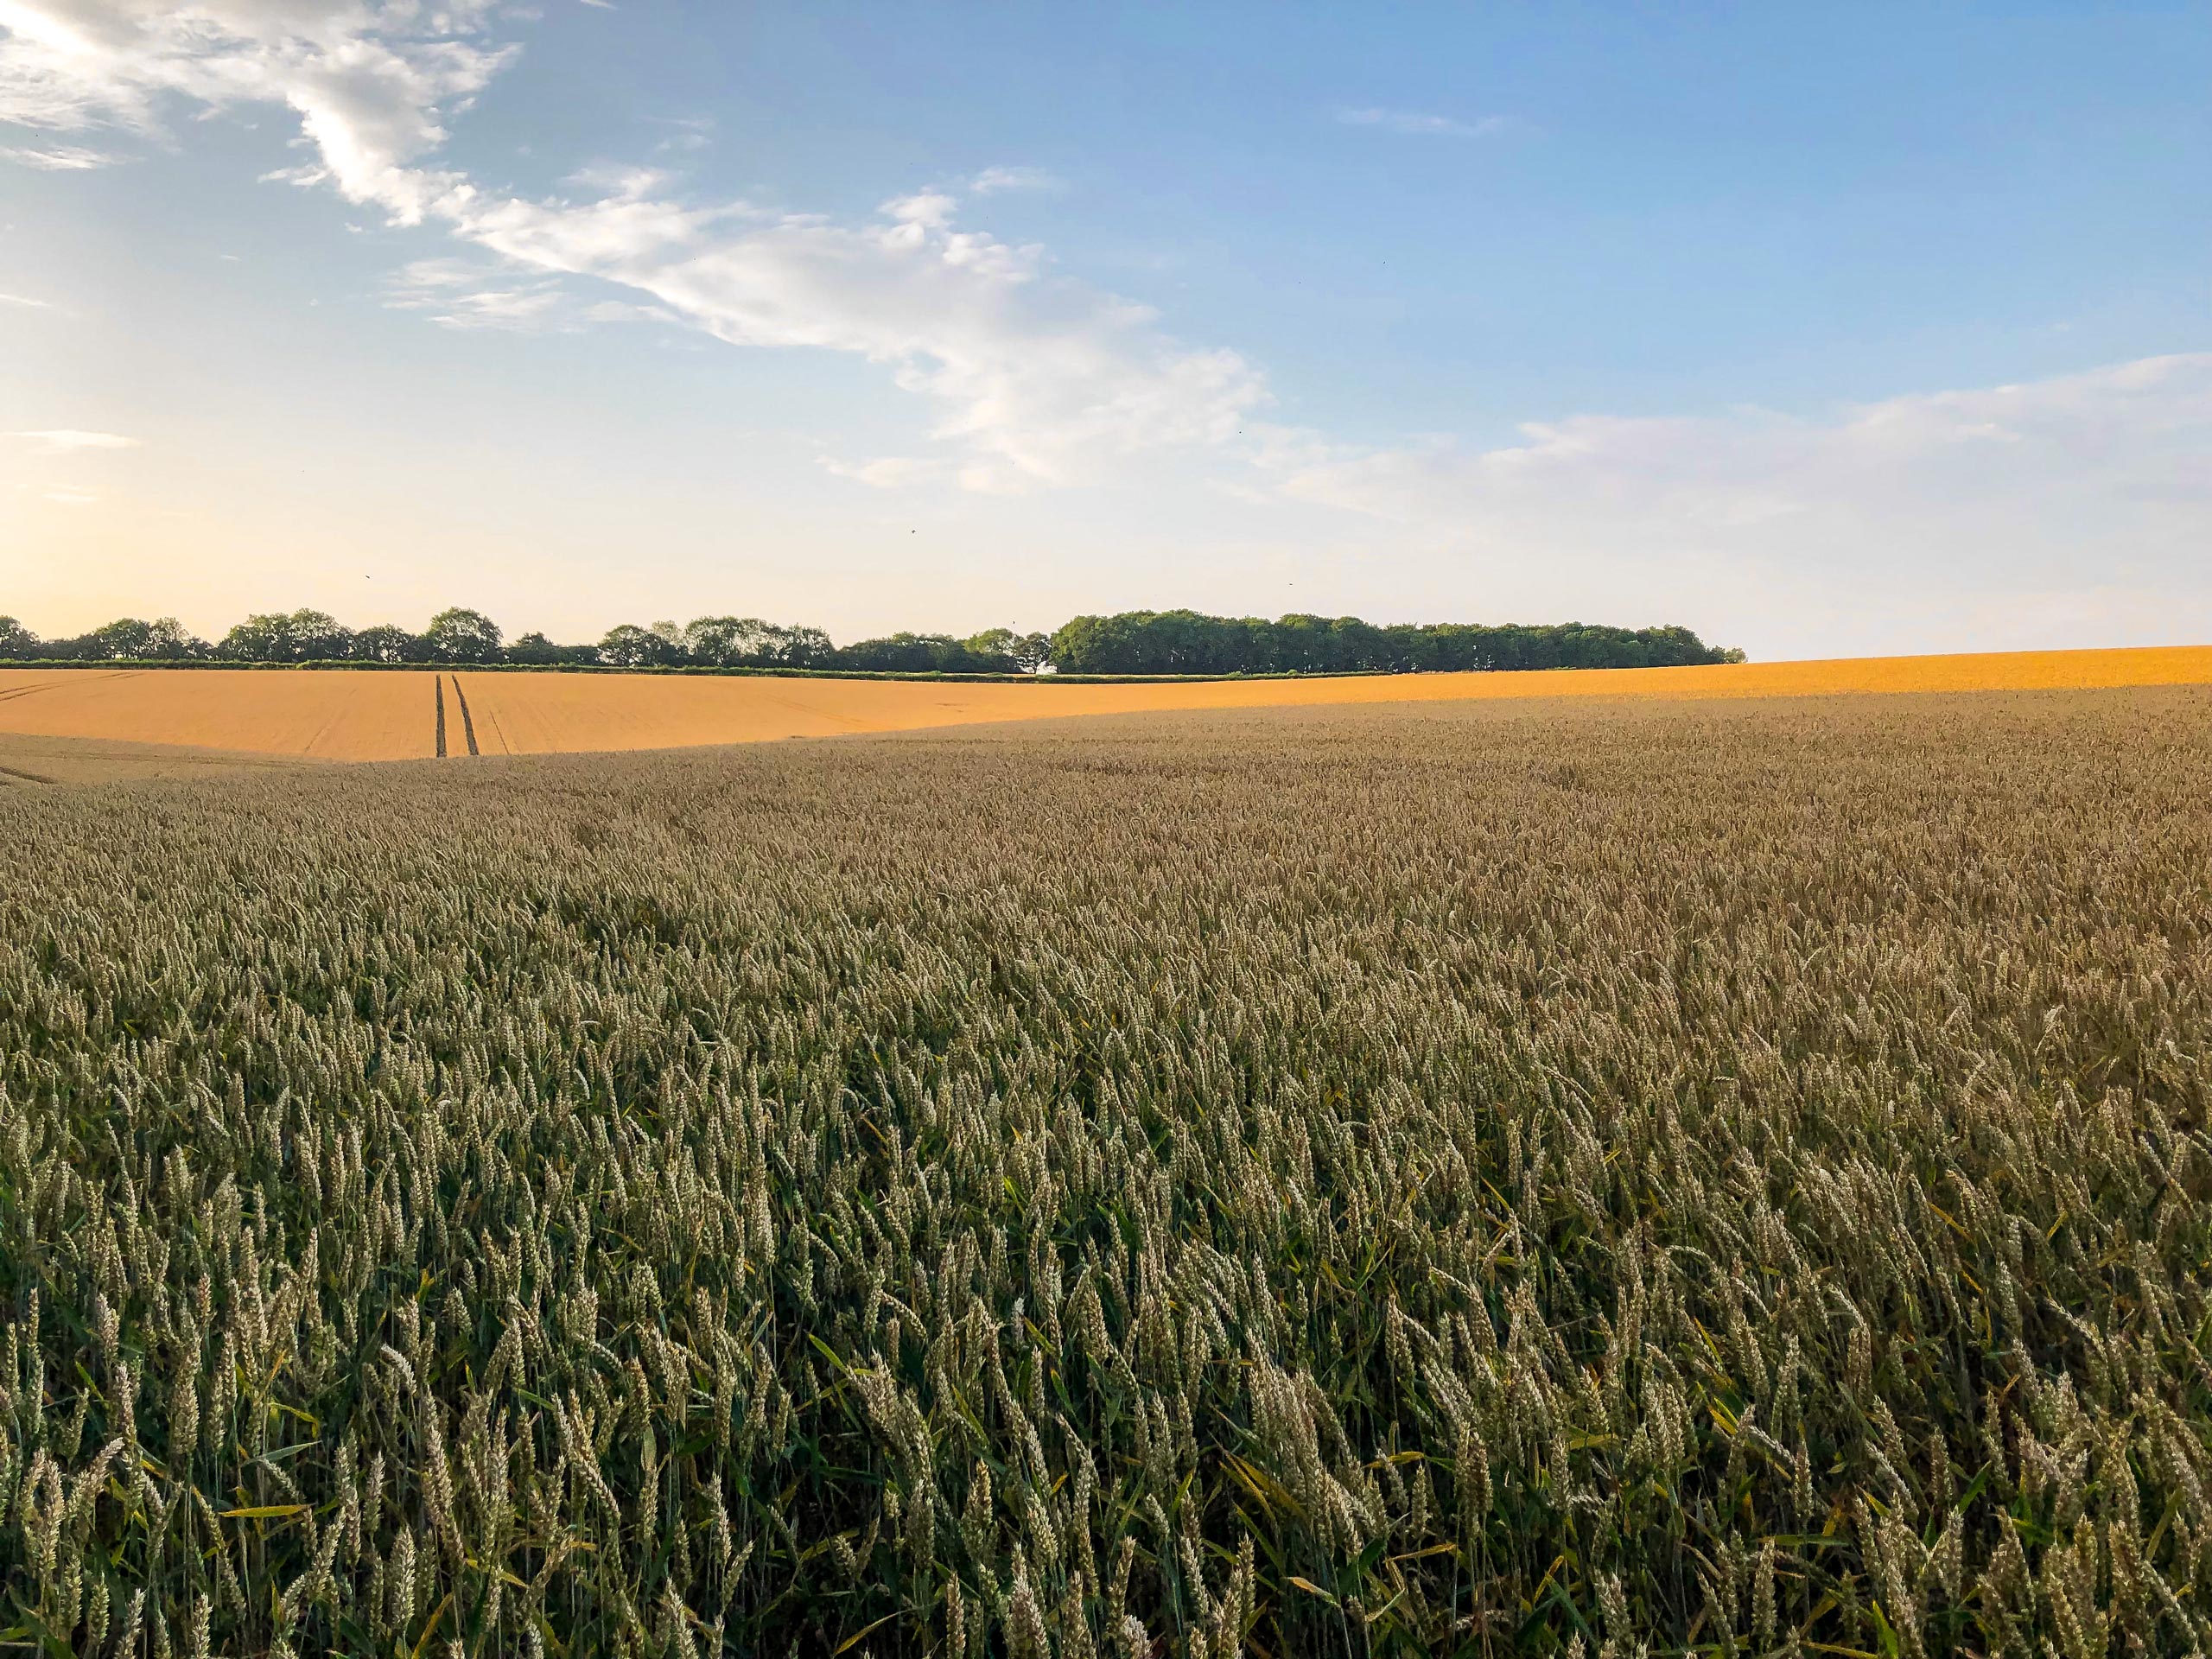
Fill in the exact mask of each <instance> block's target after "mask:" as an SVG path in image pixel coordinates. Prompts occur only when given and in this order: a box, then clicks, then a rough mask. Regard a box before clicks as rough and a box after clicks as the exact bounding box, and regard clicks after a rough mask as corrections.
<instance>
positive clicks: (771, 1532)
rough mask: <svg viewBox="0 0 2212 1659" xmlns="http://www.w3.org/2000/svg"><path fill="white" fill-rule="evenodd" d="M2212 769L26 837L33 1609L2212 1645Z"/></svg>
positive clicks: (1541, 719) (0, 1190) (236, 1625)
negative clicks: (2211, 890)
mask: <svg viewBox="0 0 2212 1659" xmlns="http://www.w3.org/2000/svg"><path fill="white" fill-rule="evenodd" d="M463 678H464V681H465V682H467V683H469V684H470V686H471V688H472V691H471V702H472V710H473V720H474V724H475V727H476V728H477V733H478V737H479V741H480V744H481V741H482V738H483V735H484V732H485V729H486V725H487V719H486V709H485V708H483V707H477V706H475V705H476V702H477V700H476V698H475V696H474V690H473V686H474V682H473V681H468V677H467V676H466V675H464V677H463ZM2208 799H2212V692H2207V691H2204V690H2106V691H2097V692H2079V691H2075V692H2048V691H2046V692H2036V693H2026V694H2021V695H2017V696H1888V697H1861V698H1852V697H1827V698H1821V699H1813V700H1779V701H1772V702H1757V701H1707V702H1661V701H1649V702H1629V703H1611V702H1608V703H1592V702H1576V703H1567V702H1548V703H1535V702H1529V703H1516V702H1497V701H1493V702H1442V701H1440V702H1429V703H1425V704H1419V705H1406V704H1399V705H1394V706H1375V707H1366V708H1358V707H1354V708H1344V707H1308V708H1294V709H1251V710H1231V711H1225V712H1223V711H1216V712H1210V713H1198V714H1185V715H1147V716H1143V717H1133V716H1131V717H1118V718H1109V719H1105V720H1102V721H1096V722H1081V721H1043V722H1035V723H1032V724H1029V725H1026V726H1007V727H995V728H983V727H978V728H971V729H968V730H958V729H954V730H947V731H936V732H918V733H912V734H906V735H905V736H903V737H899V738H879V737H874V736H859V737H855V738H854V739H852V740H850V741H841V742H838V743H834V744H774V745H761V746H756V747H749V748H736V749H721V750H713V751H694V752H690V753H667V754H657V755H647V756H636V757H602V756H594V757H558V756H556V757H550V758H544V759H535V760H532V759H518V760H513V761H511V762H506V763H503V764H501V765H499V766H453V765H449V764H441V763H438V762H435V761H431V762H425V763H419V764H406V765H399V766H384V767H356V766H324V767H306V768H302V769H298V770H294V771H288V772H283V773H282V774H281V775H270V774H266V773H264V774H260V775H254V774H239V775H235V776H229V777H225V778H223V779H207V780H201V781H183V782H176V781H157V782H153V783H144V784H134V785H111V786H107V787H100V788H92V789H83V790H52V789H49V790H17V791H0V1321H4V1326H5V1328H4V1331H3V1332H0V1639H5V1640H6V1641H8V1642H10V1643H15V1644H17V1645H19V1646H21V1647H22V1648H23V1649H26V1650H40V1651H44V1652H48V1653H54V1654H60V1653H100V1654H114V1655H124V1654H130V1655H145V1656H190V1659H200V1656H205V1655H213V1654H233V1655H245V1654H308V1653H322V1652H334V1653H346V1654H359V1655H370V1654H377V1655H391V1654H403V1655H409V1656H416V1655H431V1654H436V1655H450V1654H455V1653H460V1654H467V1655H479V1654H483V1655H503V1654H530V1655H535V1654H541V1653H543V1654H554V1655H563V1656H566V1655H587V1654H614V1653H620V1654H652V1655H667V1656H700V1655H708V1654H723V1653H727V1654H733V1655H737V1654H743V1655H752V1654H772V1655H778V1656H781V1655H786V1654H851V1655H860V1654H875V1655H893V1654H931V1655H939V1656H948V1659H987V1656H998V1655H1004V1656H1007V1659H1046V1656H1053V1659H1090V1656H1101V1659H1103V1656H1116V1659H1154V1656H1166V1655H1174V1656H1192V1659H1199V1656H1204V1659H1226V1656H1230V1655H1234V1654H1239V1653H1246V1654H1252V1655H1255V1656H1259V1659H1278V1656H1290V1655H1308V1654H1311V1655H1334V1656H1345V1655H1350V1656H1365V1655H1386V1654H1387V1655H1412V1654H1430V1653H1446V1654H1464V1655H1503V1654H1530V1655H1556V1656H1565V1655H1580V1656H1585V1659H1596V1656H1601V1655H1605V1656H1612V1659H1629V1656H1631V1655H1637V1654H1641V1653H1645V1652H1649V1653H1652V1654H1683V1653H1688V1652H1694V1653H1697V1654H1700V1655H1704V1656H1717V1655H1793V1656H1794V1655H1804V1654H1830V1655H1898V1656H1912V1659H1921V1656H1926V1655H1937V1654H1948V1653H1961V1654H1981V1655H1994V1654H1999V1653H2005V1654H2012V1655H2019V1656H2047V1655H2054V1654H2055V1655H2061V1656H2064V1659H2090V1656H2103V1655H2117V1654H2122V1653H2133V1652H2142V1653H2158V1654H2166V1653H2173V1654H2182V1653H2189V1652H2194V1651H2202V1649H2203V1648H2204V1647H2205V1645H2206V1644H2207V1643H2208V1641H2212V1610H2208V1608H2207V1606H2206V1600H2207V1592H2208V1591H2212V1497H2208V1496H2207V1493H2208V1491H2212V1363H2208V1361H2207V1357H2206V1354H2205V1351H2204V1343H2205V1340H2206V1336H2205V1333H2206V1331H2207V1329H2208V1320H2209V1319H2212V1302H2208V1298H2207V1294H2206V1279H2207V1274H2208V1273H2212V1140H2208V1135H2207V1121H2206V1120H2207V1112H2208V1109H2212V1042H2209V1041H2208V1033H2212V907H2209V906H2208V904H2207V900H2206V883H2205V874H2204V873H2205V871H2206V870H2207V869H2208V868H2212V813H2208V812H2207V810H2206V809H2205V802H2206V801H2207V800H2208Z"/></svg>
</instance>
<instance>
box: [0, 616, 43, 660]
mask: <svg viewBox="0 0 2212 1659" xmlns="http://www.w3.org/2000/svg"><path fill="white" fill-rule="evenodd" d="M37 651H38V635H36V634H35V633H33V632H31V631H30V630H29V628H27V627H25V626H23V625H22V623H20V622H18V621H16V619H15V618H14V617H12V616H0V659H5V658H22V657H29V656H33V655H35V653H36V652H37Z"/></svg>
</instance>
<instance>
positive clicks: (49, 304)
mask: <svg viewBox="0 0 2212 1659" xmlns="http://www.w3.org/2000/svg"><path fill="white" fill-rule="evenodd" d="M0 305H25V306H29V307H30V308H31V309H33V310H35V311H46V310H50V309H51V308H53V305H54V302H53V301H51V300H34V299H29V298H27V297H26V296H23V295H21V294H0Z"/></svg>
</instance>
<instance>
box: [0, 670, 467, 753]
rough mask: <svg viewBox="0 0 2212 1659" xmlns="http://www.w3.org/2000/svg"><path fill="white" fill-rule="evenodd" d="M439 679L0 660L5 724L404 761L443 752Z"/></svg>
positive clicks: (17, 729)
mask: <svg viewBox="0 0 2212 1659" xmlns="http://www.w3.org/2000/svg"><path fill="white" fill-rule="evenodd" d="M434 679H435V676H434V675H431V674H429V673H422V674H381V673H378V674H346V673H342V672H341V673H321V672H317V671H311V670H306V669H301V670H295V671H283V670H277V671H264V670H258V669H227V670H226V669H168V670H164V669H158V668H154V669H136V670H130V669H126V670H119V671H115V672H112V673H106V672H102V671H99V670H97V669H81V668H79V669H48V670H40V669H10V670H7V671H0V732H4V733H13V734H21V735H25V736H35V737H81V738H96V739H102V740H107V741H119V742H126V743H170V744H187V745H189V746H191V747H194V748H207V749H237V750H244V751H246V752H248V753H256V754H289V755H301V756H305V757H308V758H311V759H315V760H406V759H408V758H410V757H412V756H416V755H429V754H432V753H435V747H434V743H435V728H436V720H435V713H434V710H433V706H432V705H433V692H432V690H431V682H432V681H433V680H434Z"/></svg>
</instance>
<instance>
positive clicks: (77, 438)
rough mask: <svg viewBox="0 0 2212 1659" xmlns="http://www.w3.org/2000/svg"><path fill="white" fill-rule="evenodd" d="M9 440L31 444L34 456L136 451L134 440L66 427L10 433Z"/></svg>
mask: <svg viewBox="0 0 2212 1659" xmlns="http://www.w3.org/2000/svg"><path fill="white" fill-rule="evenodd" d="M9 436H10V437H11V438H22V439H23V440H24V441H25V442H29V444H31V445H32V446H33V447H32V449H31V453H32V454H36V455H61V454H70V453H71V452H73V451H75V450H79V449H136V448H137V447H138V440H137V439H136V438H124V437H118V436H117V435H115V434H114V433H112V432H79V431H75V430H73V429H69V428H67V427H55V428H52V429H48V430H46V431H43V432H10V434H9Z"/></svg>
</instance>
